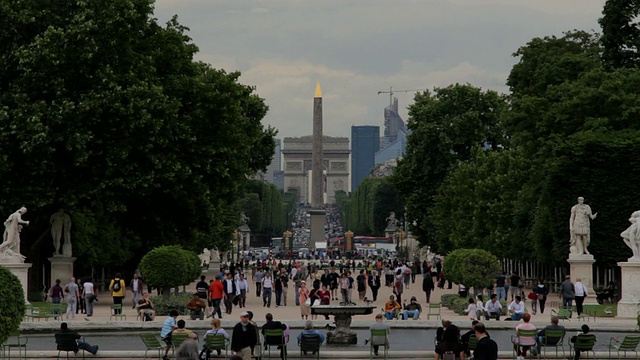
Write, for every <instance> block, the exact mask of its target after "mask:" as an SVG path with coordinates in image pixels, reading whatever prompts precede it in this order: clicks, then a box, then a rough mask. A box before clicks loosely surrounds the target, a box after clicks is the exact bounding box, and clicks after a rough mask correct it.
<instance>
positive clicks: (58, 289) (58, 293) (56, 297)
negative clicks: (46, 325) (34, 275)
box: [49, 279, 64, 320]
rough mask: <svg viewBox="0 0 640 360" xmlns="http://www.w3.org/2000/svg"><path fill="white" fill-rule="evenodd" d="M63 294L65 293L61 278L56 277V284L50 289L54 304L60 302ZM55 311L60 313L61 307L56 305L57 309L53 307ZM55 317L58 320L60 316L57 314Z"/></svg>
mask: <svg viewBox="0 0 640 360" xmlns="http://www.w3.org/2000/svg"><path fill="white" fill-rule="evenodd" d="M63 295H64V293H63V290H62V286H60V279H56V284H55V285H53V286H52V287H51V289H50V290H49V297H50V298H51V302H52V303H53V304H60V301H61V300H62V296H63ZM53 313H54V314H56V315H57V314H59V313H60V309H59V308H57V307H56V308H55V309H53ZM55 319H56V320H57V319H58V317H57V316H56V317H55Z"/></svg>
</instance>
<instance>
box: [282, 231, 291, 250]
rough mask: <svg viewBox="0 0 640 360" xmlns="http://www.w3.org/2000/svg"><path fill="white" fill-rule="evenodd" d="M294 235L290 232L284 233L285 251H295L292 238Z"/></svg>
mask: <svg viewBox="0 0 640 360" xmlns="http://www.w3.org/2000/svg"><path fill="white" fill-rule="evenodd" d="M292 235H293V233H292V232H291V231H289V230H287V231H285V232H284V233H282V236H284V250H285V251H291V250H293V242H292V241H291V236H292Z"/></svg>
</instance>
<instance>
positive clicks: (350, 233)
mask: <svg viewBox="0 0 640 360" xmlns="http://www.w3.org/2000/svg"><path fill="white" fill-rule="evenodd" d="M344 236H346V238H347V239H346V241H345V243H344V246H345V252H347V251H351V250H352V249H353V244H352V242H351V241H352V240H351V239H352V238H353V231H351V230H348V231H347V232H346V233H344Z"/></svg>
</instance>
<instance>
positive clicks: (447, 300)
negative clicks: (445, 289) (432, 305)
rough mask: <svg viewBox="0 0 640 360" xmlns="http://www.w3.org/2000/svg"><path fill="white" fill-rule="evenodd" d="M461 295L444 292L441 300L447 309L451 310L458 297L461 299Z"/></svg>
mask: <svg viewBox="0 0 640 360" xmlns="http://www.w3.org/2000/svg"><path fill="white" fill-rule="evenodd" d="M459 298H460V295H458V294H444V295H442V296H440V302H441V303H442V306H443V307H446V308H447V309H449V310H451V309H453V304H454V302H455V301H456V299H459Z"/></svg>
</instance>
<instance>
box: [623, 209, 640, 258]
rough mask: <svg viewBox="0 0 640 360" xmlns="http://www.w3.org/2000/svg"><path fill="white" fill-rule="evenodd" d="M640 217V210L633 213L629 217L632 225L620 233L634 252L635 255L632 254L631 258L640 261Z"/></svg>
mask: <svg viewBox="0 0 640 360" xmlns="http://www.w3.org/2000/svg"><path fill="white" fill-rule="evenodd" d="M638 218H640V210H638V211H635V212H634V213H633V214H631V217H630V218H629V222H630V223H631V226H629V227H628V228H627V230H625V231H623V232H622V233H621V234H620V236H622V240H624V243H625V244H627V246H628V247H630V248H631V251H632V252H633V256H631V257H630V258H629V260H636V261H640V224H639V223H638V220H639V219H638Z"/></svg>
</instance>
